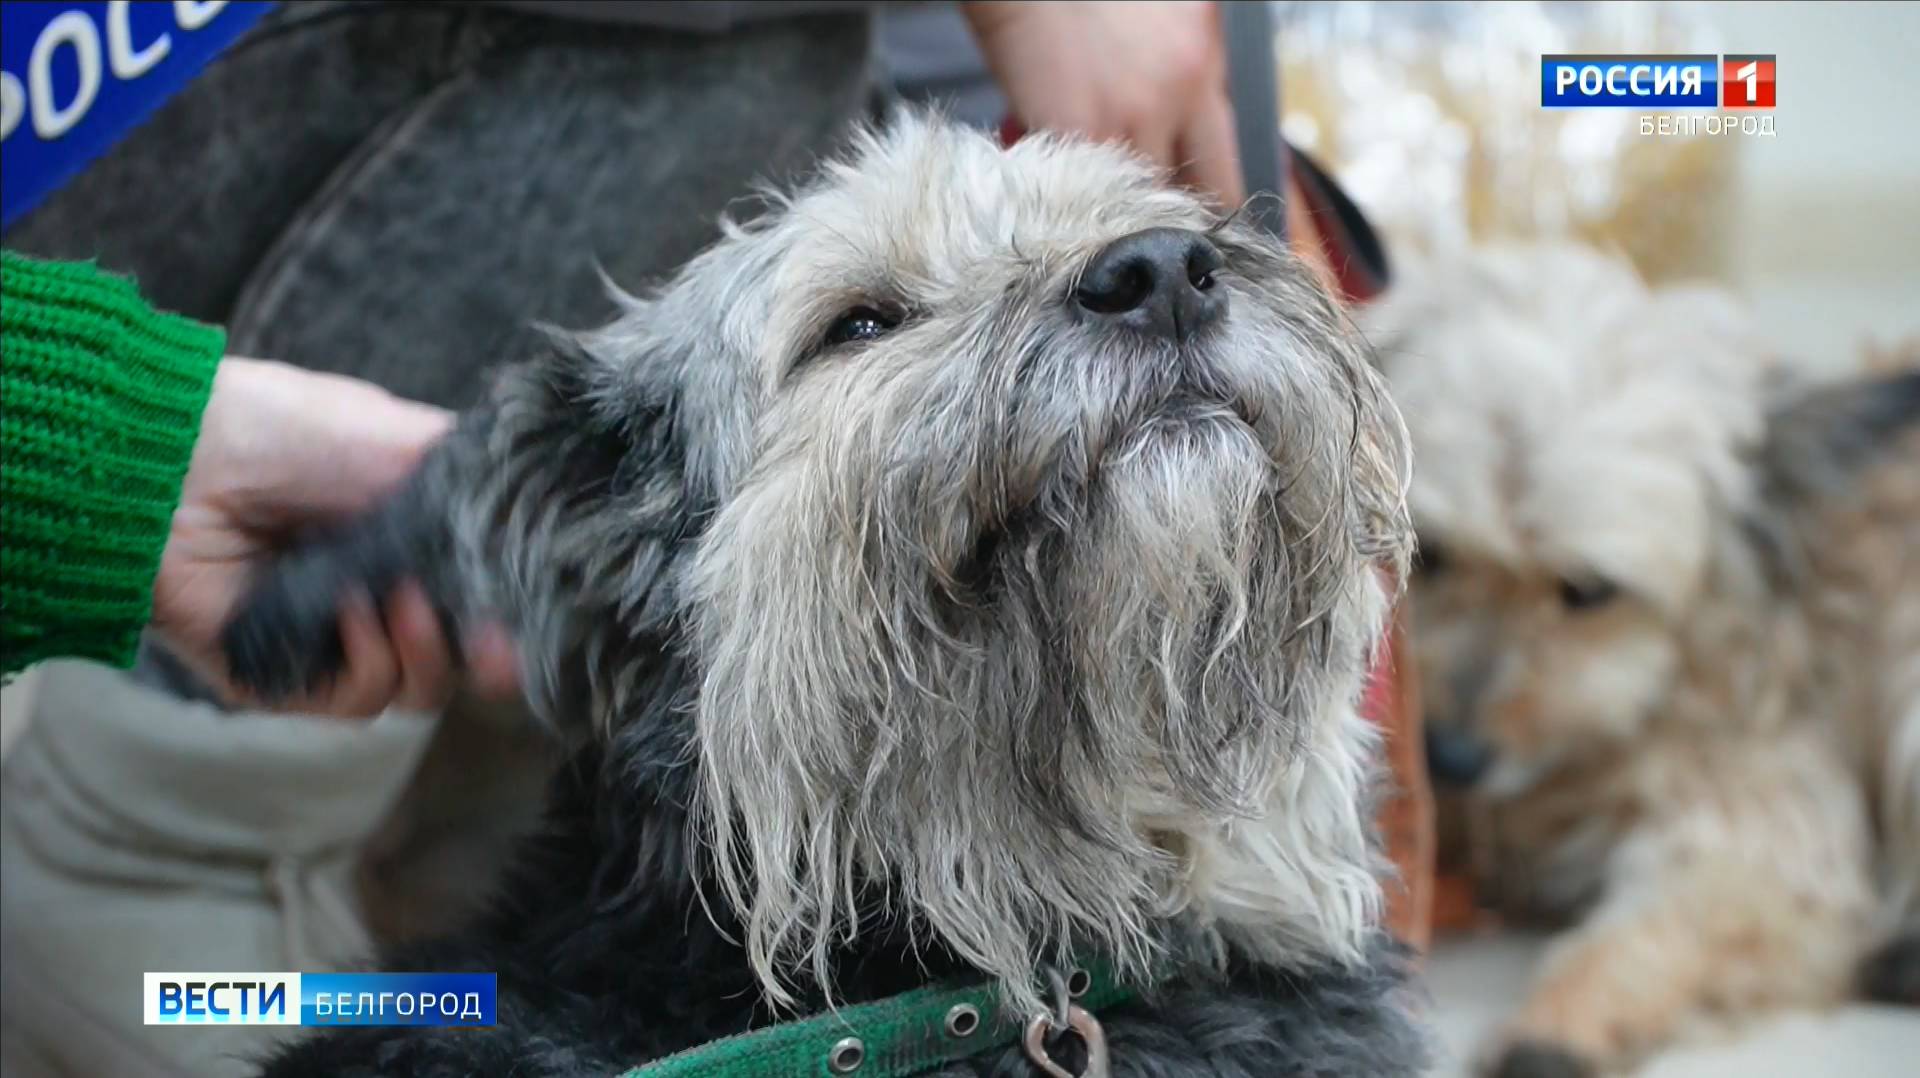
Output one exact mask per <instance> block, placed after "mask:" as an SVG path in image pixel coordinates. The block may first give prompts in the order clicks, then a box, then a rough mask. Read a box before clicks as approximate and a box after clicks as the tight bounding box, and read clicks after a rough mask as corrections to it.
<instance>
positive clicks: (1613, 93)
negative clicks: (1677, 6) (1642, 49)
mask: <svg viewBox="0 0 1920 1078" xmlns="http://www.w3.org/2000/svg"><path fill="white" fill-rule="evenodd" d="M1540 104H1541V107H1543V108H1550V109H1591V108H1626V109H1711V108H1718V107H1719V105H1720V65H1719V61H1718V59H1717V58H1716V57H1713V56H1636V55H1625V56H1542V57H1541V58H1540Z"/></svg>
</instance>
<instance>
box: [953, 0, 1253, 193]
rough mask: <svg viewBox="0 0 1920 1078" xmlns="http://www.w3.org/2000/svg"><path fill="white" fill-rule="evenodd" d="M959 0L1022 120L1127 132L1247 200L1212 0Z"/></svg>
mask: <svg viewBox="0 0 1920 1078" xmlns="http://www.w3.org/2000/svg"><path fill="white" fill-rule="evenodd" d="M960 6H961V9H962V10H963V11H964V12H965V14H966V17H967V22H968V24H969V25H970V26H971V27H972V28H973V36H974V38H975V40H976V41H978V42H979V44H980V49H981V52H982V53H984V54H985V55H986V59H987V66H988V67H989V68H991V69H992V71H993V74H994V77H995V78H996V79H997V80H998V81H999V83H1000V86H1001V89H1003V90H1004V91H1005V92H1006V95H1007V99H1008V101H1009V102H1011V104H1012V106H1013V110H1014V113H1015V115H1016V116H1017V118H1018V119H1019V121H1020V123H1021V124H1023V125H1024V126H1026V127H1029V128H1034V129H1045V130H1052V131H1064V132H1074V133H1077V134H1081V135H1084V136H1087V137H1088V138H1092V139H1095V140H1101V141H1105V140H1115V139H1118V140H1124V141H1126V142H1127V143H1129V144H1130V145H1131V146H1132V147H1133V148H1134V149H1135V150H1137V151H1139V152H1140V153H1142V154H1144V155H1146V156H1147V157H1149V158H1152V159H1153V160H1154V161H1155V162H1157V163H1159V164H1160V165H1162V166H1165V167H1166V168H1168V169H1170V170H1172V172H1173V175H1174V179H1175V181H1177V182H1179V183H1183V184H1186V185H1188V186H1191V187H1195V188H1198V189H1199V190H1201V191H1203V192H1205V193H1207V194H1210V195H1212V196H1213V197H1214V198H1215V199H1217V200H1218V201H1219V202H1220V204H1221V205H1222V206H1234V205H1238V204H1239V203H1240V202H1241V200H1243V199H1244V198H1245V197H1246V188H1245V181H1244V180H1243V179H1242V177H1241V173H1240V153H1239V142H1238V138H1237V136H1236V134H1235V131H1234V122H1233V105H1232V103H1231V101H1230V99H1229V98H1228V96H1227V59H1226V49H1225V47H1224V44H1223V42H1222V41H1221V38H1220V20H1219V13H1218V11H1217V10H1216V9H1215V6H1214V5H1213V4H1211V3H1073V4H1045V3H1018V2H1005V0H973V2H969V3H963V4H961V5H960Z"/></svg>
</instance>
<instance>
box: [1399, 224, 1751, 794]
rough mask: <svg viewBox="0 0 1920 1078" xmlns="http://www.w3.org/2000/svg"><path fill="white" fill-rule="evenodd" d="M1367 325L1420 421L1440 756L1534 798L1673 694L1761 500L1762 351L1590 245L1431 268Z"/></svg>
mask: <svg viewBox="0 0 1920 1078" xmlns="http://www.w3.org/2000/svg"><path fill="white" fill-rule="evenodd" d="M1410 269H1411V272H1409V273H1404V274H1403V276H1402V286H1401V288H1400V290H1399V293H1398V294H1397V295H1395V296H1394V297H1393V298H1392V299H1391V301H1390V302H1389V303H1388V304H1386V305H1385V306H1383V307H1382V308H1381V309H1380V310H1378V311H1377V312H1374V313H1373V314H1372V315H1371V318H1372V324H1370V325H1369V326H1368V332H1369V336H1370V337H1371V338H1372V340H1373V343H1374V344H1375V346H1376V347H1377V348H1378V349H1379V353H1380V356H1381V362H1382V364H1383V367H1384V369H1385V370H1386V372H1387V374H1388V376H1389V381H1390V384H1391V385H1392V386H1393V390H1394V394H1395V398H1396V400H1397V401H1398V402H1399V403H1400V405H1401V407H1402V408H1403V409H1404V411H1405V414H1406V415H1407V422H1408V428H1409V431H1410V432H1411V435H1412V438H1413V444H1414V449H1415V453H1416V457H1417V460H1418V467H1417V474H1416V477H1415V481H1414V484H1413V488H1412V492H1411V495H1410V501H1411V505H1412V509H1413V514H1414V520H1415V525H1416V528H1417V529H1418V531H1419V533H1420V543H1421V553H1420V555H1419V562H1418V565H1417V567H1416V569H1415V572H1414V577H1413V584H1412V594H1411V602H1412V608H1413V612H1414V616H1415V619H1416V625H1417V628H1416V633H1415V649H1416V652H1417V656H1418V661H1419V666H1420V671H1421V684H1422V687H1423V689H1422V691H1423V696H1424V697H1425V701H1426V709H1427V724H1428V728H1429V733H1428V746H1429V755H1430V757H1431V759H1430V764H1431V766H1432V767H1433V769H1434V771H1435V774H1436V776H1437V777H1438V778H1440V779H1441V780H1443V781H1453V782H1458V783H1462V784H1467V785H1473V784H1478V788H1479V789H1481V790H1484V791H1487V792H1489V793H1493V794H1496V795H1497V794H1510V793H1516V792H1519V791H1521V790H1523V789H1526V788H1527V787H1529V786H1531V785H1532V784H1533V783H1534V782H1536V781H1537V780H1538V779H1540V778H1541V777H1542V776H1544V775H1545V774H1547V773H1549V772H1550V771H1552V770H1553V769H1554V768H1556V767H1558V766H1560V765H1562V764H1566V763H1572V762H1575V761H1577V760H1578V759H1579V758H1581V757H1582V756H1583V755H1587V754H1591V753H1596V752H1598V753H1605V752H1607V751H1610V750H1611V749H1613V748H1617V747H1618V746H1620V745H1622V744H1624V743H1625V742H1627V741H1628V740H1630V739H1632V738H1633V737H1634V736H1635V735H1636V734H1637V733H1638V732H1639V731H1640V730H1641V729H1642V728H1643V726H1644V724H1645V723H1646V722H1647V721H1648V720H1649V718H1650V717H1651V716H1652V715H1654V714H1655V713H1656V712H1658V711H1659V710H1660V709H1662V708H1664V707H1666V706H1667V704H1668V696H1669V693H1670V692H1671V691H1672V690H1673V686H1674V684H1675V681H1676V678H1677V677H1678V676H1679V675H1680V673H1681V671H1680V666H1681V663H1682V660H1683V652H1684V650H1685V637H1686V635H1687V633H1688V632H1689V630H1690V627H1692V626H1693V625H1694V623H1695V622H1696V621H1697V620H1698V619H1700V618H1702V617H1706V616H1709V615H1710V610H1709V607H1710V606H1712V605H1713V602H1712V601H1711V599H1710V593H1711V592H1712V591H1713V588H1712V587H1711V586H1710V585H1711V580H1710V578H1711V575H1712V573H1713V571H1714V570H1715V563H1716V562H1718V561H1720V560H1723V559H1725V558H1727V557H1729V556H1732V555H1731V554H1730V552H1729V548H1730V545H1734V544H1733V543H1732V541H1733V540H1734V539H1736V538H1737V537H1738V533H1739V531H1740V529H1741V527H1742V522H1743V521H1744V520H1746V519H1748V517H1749V515H1750V512H1751V510H1752V508H1753V507H1754V506H1755V504H1756V499H1757V497H1758V491H1757V490H1756V483H1755V473H1754V469H1753V467H1752V464H1751V461H1752V456H1753V453H1754V451H1755V449H1756V448H1757V446H1758V445H1759V444H1760V441H1761V437H1762V435H1763V430H1764V425H1765V424H1764V416H1763V407H1762V395H1761V392H1760V387H1761V377H1762V374H1763V365H1762V363H1761V361H1760V356H1761V354H1762V353H1761V350H1760V349H1758V348H1755V347H1754V346H1753V344H1752V342H1751V341H1750V340H1749V339H1748V337H1747V334H1746V331H1745V330H1744V329H1743V325H1742V320H1741V316H1740V313H1739V311H1738V309H1737V308H1736V307H1735V306H1734V305H1733V304H1732V303H1731V302H1730V301H1729V300H1728V299H1726V298H1725V297H1723V296H1721V295H1719V294H1716V293H1712V292H1709V291H1704V290H1692V289H1679V288H1665V289H1649V288H1648V287H1647V286H1645V285H1644V284H1642V283H1641V281H1640V280H1639V278H1638V277H1637V275H1636V274H1635V273H1634V272H1633V270H1632V269H1631V268H1629V267H1628V266H1626V265H1625V264H1624V263H1622V262H1619V261H1617V260H1615V259H1612V258H1609V257H1605V256H1602V255H1600V254H1597V253H1593V252H1591V251H1589V250H1587V249H1584V248H1580V247H1575V246H1571V245H1566V246H1562V245H1537V246H1517V247H1496V248H1491V249H1486V250H1482V251H1478V252H1474V253H1472V254H1471V255H1463V256H1460V257H1458V258H1455V259H1449V260H1446V261H1444V262H1438V261H1437V262H1434V263H1432V264H1429V265H1425V266H1419V265H1416V266H1413V267H1411V268H1410Z"/></svg>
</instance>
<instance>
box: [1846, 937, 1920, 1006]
mask: <svg viewBox="0 0 1920 1078" xmlns="http://www.w3.org/2000/svg"><path fill="white" fill-rule="evenodd" d="M1860 992H1861V994H1862V995H1864V996H1866V997H1867V998H1868V999H1870V1000H1874V1001H1875V1002H1878V1003H1895V1004H1901V1005H1903V1006H1908V1007H1920V929H1914V930H1912V931H1909V932H1907V933H1905V934H1903V935H1899V936H1895V937H1894V938H1893V939H1892V940H1890V941H1888V942H1887V943H1886V944H1884V945H1883V946H1881V947H1880V949H1879V950H1876V951H1874V952H1873V953H1872V954H1870V955H1868V956H1867V960H1866V961H1865V962H1862V963H1861V964H1860Z"/></svg>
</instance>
